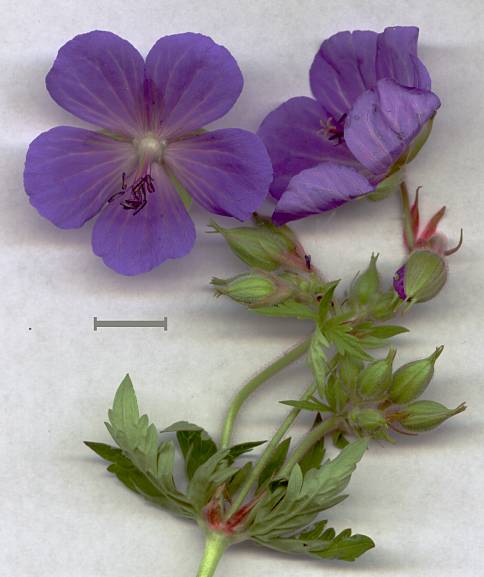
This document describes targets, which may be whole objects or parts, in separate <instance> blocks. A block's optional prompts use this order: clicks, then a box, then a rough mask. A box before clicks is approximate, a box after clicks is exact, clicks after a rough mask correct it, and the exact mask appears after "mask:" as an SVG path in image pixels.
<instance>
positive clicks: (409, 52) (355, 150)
mask: <svg viewBox="0 0 484 577" xmlns="http://www.w3.org/2000/svg"><path fill="white" fill-rule="evenodd" d="M417 39H418V28H415V27H392V28H386V29H385V31H384V32H382V33H380V34H377V33H376V32H370V31H355V32H339V33H338V34H335V35H334V36H332V37H331V38H329V39H327V40H325V41H324V42H323V43H322V45H321V47H320V49H319V51H318V53H317V54H316V57H315V58H314V61H313V64H312V66H311V70H310V84H311V90H312V92H313V95H314V98H309V97H305V96H301V97H297V98H291V99H290V100H288V101H287V102H285V103H283V104H282V105H281V106H279V107H278V108H276V110H274V111H273V112H271V113H270V114H269V115H268V116H267V117H266V118H265V120H264V121H263V122H262V125H261V127H260V129H259V135H260V136H261V137H262V139H263V141H264V142H265V144H266V146H267V148H268V150H269V154H270V156H271V160H272V163H273V166H274V181H273V183H272V185H271V193H272V195H273V196H274V197H275V198H276V199H277V200H278V203H277V206H276V210H275V212H274V215H273V220H274V222H276V223H277V224H283V223H286V222H289V221H290V220H295V219H298V218H302V217H304V216H308V215H311V214H316V213H320V212H324V211H327V210H331V209H333V208H336V207H338V206H340V205H341V204H344V203H345V202H347V201H349V200H351V199H353V198H357V197H360V196H363V195H367V194H369V193H371V192H373V191H374V190H375V188H376V187H377V185H378V184H379V183H380V182H381V181H382V180H384V178H385V177H386V176H388V175H389V173H391V172H392V170H395V168H396V166H398V164H400V163H402V162H404V161H405V160H406V161H409V160H411V157H413V155H414V153H415V151H416V149H417V146H415V148H414V150H413V151H410V146H411V144H412V143H416V137H417V136H418V137H419V138H418V140H420V141H423V140H424V136H425V135H427V136H428V133H429V132H430V122H431V119H432V118H433V116H434V114H435V112H436V110H437V108H438V107H439V106H440V101H439V99H438V97H437V96H436V95H435V94H434V93H432V92H431V91H430V76H429V74H428V72H427V70H426V68H425V66H424V65H423V63H422V62H421V61H420V60H419V59H418V57H417ZM418 144H419V146H420V145H421V144H422V142H419V143H418Z"/></svg>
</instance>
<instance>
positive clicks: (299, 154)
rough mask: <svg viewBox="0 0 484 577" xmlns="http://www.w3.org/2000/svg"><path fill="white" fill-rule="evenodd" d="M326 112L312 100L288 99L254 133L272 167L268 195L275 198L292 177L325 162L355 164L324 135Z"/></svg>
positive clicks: (336, 143)
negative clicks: (262, 144) (272, 178)
mask: <svg viewBox="0 0 484 577" xmlns="http://www.w3.org/2000/svg"><path fill="white" fill-rule="evenodd" d="M327 120H328V115H327V113H326V111H325V110H324V109H323V108H322V107H321V105H320V104H319V103H318V102H317V101H316V100H314V99H313V98H307V97H305V96H301V97H298V98H291V99H290V100H288V101H287V102H284V104H281V106H279V107H278V108H276V109H275V110H274V111H273V112H271V113H270V114H269V115H268V116H267V117H266V118H265V119H264V121H263V122H262V124H261V126H260V128H259V131H258V134H259V136H260V137H261V138H262V140H263V141H264V144H265V145H266V146H267V150H268V151H269V155H270V157H271V160H272V165H273V167H274V181H273V182H272V185H271V194H272V195H273V196H274V197H275V198H277V199H279V198H280V197H281V194H282V193H283V192H284V191H285V190H286V188H287V185H288V184H289V181H290V180H291V178H292V177H293V176H295V175H296V174H298V173H299V172H301V171H302V170H305V169H306V168H311V167H313V166H316V165H317V164H320V163H321V162H324V161H327V160H334V161H336V162H341V163H345V164H352V165H356V164H357V163H356V162H355V161H354V158H353V155H352V154H351V153H350V151H349V150H348V148H347V147H346V146H345V144H344V143H341V144H338V142H337V140H329V139H328V138H327V137H326V136H325V135H324V125H325V123H326V122H327Z"/></svg>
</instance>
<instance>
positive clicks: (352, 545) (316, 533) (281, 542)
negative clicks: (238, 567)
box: [255, 520, 375, 561]
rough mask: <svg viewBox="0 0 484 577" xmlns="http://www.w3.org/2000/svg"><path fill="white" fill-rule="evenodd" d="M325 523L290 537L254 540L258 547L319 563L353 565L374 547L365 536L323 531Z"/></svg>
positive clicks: (347, 530)
mask: <svg viewBox="0 0 484 577" xmlns="http://www.w3.org/2000/svg"><path fill="white" fill-rule="evenodd" d="M326 524H327V521H325V520H324V521H319V522H317V523H315V524H314V525H313V526H312V527H310V528H309V529H308V530H307V531H304V532H302V533H296V534H295V535H291V536H290V537H276V538H256V539H255V541H257V542H258V543H259V544H260V545H263V546H265V547H269V548H270V549H275V550H276V551H282V552H283V553H292V554H301V555H309V556H310V557H317V558H319V559H339V560H341V561H354V560H355V559H357V558H358V557H360V556H361V555H363V553H366V551H368V550H369V549H372V548H373V547H374V546H375V543H374V542H373V541H372V540H371V539H370V538H369V537H367V536H366V535H359V534H356V535H352V534H351V529H345V530H344V531H341V533H339V534H338V535H336V532H335V530H334V529H326V530H325V527H326Z"/></svg>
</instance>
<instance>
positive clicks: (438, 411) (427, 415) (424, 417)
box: [399, 401, 466, 433]
mask: <svg viewBox="0 0 484 577" xmlns="http://www.w3.org/2000/svg"><path fill="white" fill-rule="evenodd" d="M465 408H466V406H465V404H464V403H462V404H460V405H459V406H458V407H456V408H455V409H448V408H447V407H445V406H444V405H441V404H440V403H437V402H435V401H415V402H414V403H411V404H410V405H408V406H407V407H405V409H403V410H402V412H401V417H400V418H399V422H400V424H401V425H402V426H403V427H405V429H407V430H408V431H412V432H417V433H418V432H420V431H429V430H430V429H434V428H435V427H438V426H439V425H440V424H441V423H443V422H444V421H446V420H447V419H448V418H450V417H453V416H454V415H457V414H458V413H462V411H465Z"/></svg>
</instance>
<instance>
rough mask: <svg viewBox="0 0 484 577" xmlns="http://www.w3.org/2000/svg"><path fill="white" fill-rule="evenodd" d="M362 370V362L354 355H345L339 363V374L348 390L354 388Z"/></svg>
mask: <svg viewBox="0 0 484 577" xmlns="http://www.w3.org/2000/svg"><path fill="white" fill-rule="evenodd" d="M362 370H363V362H362V361H360V360H359V359H357V358H355V357H351V356H349V355H345V356H344V357H343V358H342V359H341V361H340V363H339V375H340V378H341V381H342V382H343V384H344V385H345V387H346V389H347V390H348V391H354V390H355V389H356V383H357V381H358V375H359V374H360V373H361V371H362Z"/></svg>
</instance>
